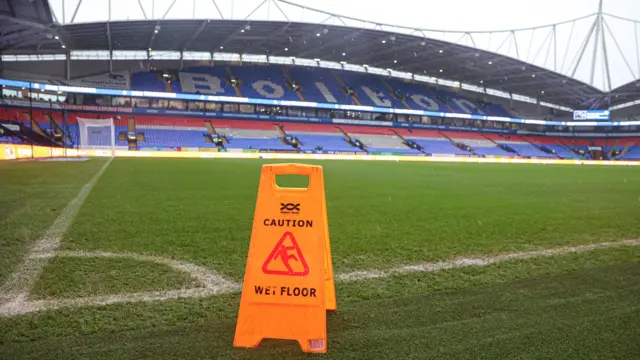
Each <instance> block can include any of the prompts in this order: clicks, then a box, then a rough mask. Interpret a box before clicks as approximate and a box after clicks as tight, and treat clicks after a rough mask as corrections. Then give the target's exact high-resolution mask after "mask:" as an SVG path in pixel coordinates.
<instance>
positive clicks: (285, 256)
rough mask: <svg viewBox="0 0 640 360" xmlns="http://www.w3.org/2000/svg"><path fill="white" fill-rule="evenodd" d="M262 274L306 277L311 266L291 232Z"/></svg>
mask: <svg viewBox="0 0 640 360" xmlns="http://www.w3.org/2000/svg"><path fill="white" fill-rule="evenodd" d="M262 272H263V273H265V274H269V275H287V276H306V275H307V274H309V266H308V265H307V261H306V260H305V259H304V255H302V251H300V247H299V246H298V242H297V241H296V238H295V237H294V236H293V234H292V233H291V232H290V231H287V232H285V233H284V234H283V235H282V237H281V238H280V241H278V243H277V244H276V246H275V247H274V248H273V250H271V253H270V254H269V256H268V257H267V260H265V262H264V264H263V265H262Z"/></svg>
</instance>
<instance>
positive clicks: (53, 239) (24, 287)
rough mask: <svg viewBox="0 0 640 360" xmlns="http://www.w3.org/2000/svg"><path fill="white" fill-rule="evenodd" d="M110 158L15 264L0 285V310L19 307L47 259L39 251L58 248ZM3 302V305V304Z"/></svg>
mask: <svg viewBox="0 0 640 360" xmlns="http://www.w3.org/2000/svg"><path fill="white" fill-rule="evenodd" d="M112 160H113V158H111V159H109V160H108V161H107V162H106V163H105V164H104V165H103V166H102V168H100V170H99V171H98V173H97V174H96V175H94V176H93V178H91V180H89V182H87V183H86V184H85V185H84V186H83V187H82V189H80V192H79V193H78V195H76V197H75V198H74V199H73V200H71V202H70V203H69V204H68V205H67V206H66V207H65V208H64V210H62V212H61V213H60V215H59V216H58V218H57V219H56V220H55V221H54V222H53V224H52V225H51V227H49V229H47V231H46V232H45V233H44V235H43V236H42V237H41V238H40V239H39V240H38V241H37V242H36V243H35V244H34V245H33V246H32V247H31V249H30V250H29V253H28V254H27V257H26V258H25V259H24V261H23V262H22V263H21V264H20V265H18V267H17V268H16V270H15V271H14V272H13V274H11V277H10V278H9V280H7V282H6V283H5V284H4V285H3V286H2V287H0V310H1V309H2V308H3V307H5V306H8V307H15V306H20V304H21V303H23V302H25V301H26V300H27V296H28V294H29V290H30V289H31V287H32V286H33V284H34V283H35V282H36V281H37V280H38V278H39V277H40V275H41V274H42V270H43V269H44V267H45V266H46V265H47V263H48V262H49V257H47V256H44V257H43V256H41V255H42V254H53V253H54V252H55V251H56V250H57V249H58V248H59V247H60V240H61V239H62V236H63V235H64V234H65V233H66V232H67V229H69V226H70V225H71V223H72V222H73V219H74V218H75V217H76V215H77V214H78V211H79V210H80V207H81V206H82V204H83V203H84V201H85V199H86V198H87V196H88V195H89V193H90V192H91V190H92V189H93V187H94V186H95V185H96V183H97V182H98V180H99V179H100V176H102V174H103V173H104V172H105V170H106V169H107V167H108V166H109V164H111V161H112ZM3 303H4V304H3Z"/></svg>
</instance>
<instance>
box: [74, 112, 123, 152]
mask: <svg viewBox="0 0 640 360" xmlns="http://www.w3.org/2000/svg"><path fill="white" fill-rule="evenodd" d="M77 119H78V135H79V142H78V144H79V147H80V148H81V149H89V150H108V151H111V156H114V155H115V145H116V136H115V128H114V126H113V119H83V118H77Z"/></svg>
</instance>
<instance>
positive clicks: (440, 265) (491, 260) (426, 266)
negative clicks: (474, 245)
mask: <svg viewBox="0 0 640 360" xmlns="http://www.w3.org/2000/svg"><path fill="white" fill-rule="evenodd" d="M638 245H640V239H635V240H622V241H612V242H604V243H595V244H586V245H576V246H562V247H557V248H551V249H543V250H535V251H526V252H515V253H509V254H500V255H495V256H487V257H477V258H458V259H453V260H447V261H440V262H430V263H423V264H418V265H404V266H399V267H395V268H391V269H387V270H364V271H354V272H349V273H345V274H337V275H336V276H335V280H336V281H342V282H349V281H358V280H365V279H377V278H386V277H390V276H393V275H400V274H409V273H416V272H434V271H440V270H446V269H455V268H461V267H483V266H488V265H491V264H496V263H500V262H505V261H510V260H522V259H531V258H537V257H548V256H555V255H566V254H571V253H581V252H585V251H589V250H594V249H605V248H615V247H622V246H638Z"/></svg>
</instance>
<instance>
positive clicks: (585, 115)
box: [573, 110, 610, 120]
mask: <svg viewBox="0 0 640 360" xmlns="http://www.w3.org/2000/svg"><path fill="white" fill-rule="evenodd" d="M609 118H610V112H609V110H574V111H573V120H609Z"/></svg>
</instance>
